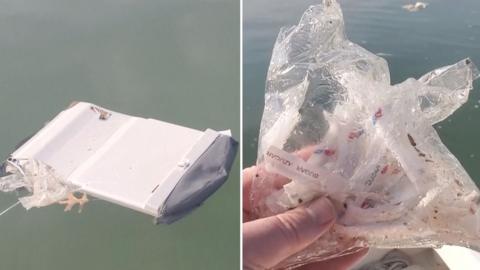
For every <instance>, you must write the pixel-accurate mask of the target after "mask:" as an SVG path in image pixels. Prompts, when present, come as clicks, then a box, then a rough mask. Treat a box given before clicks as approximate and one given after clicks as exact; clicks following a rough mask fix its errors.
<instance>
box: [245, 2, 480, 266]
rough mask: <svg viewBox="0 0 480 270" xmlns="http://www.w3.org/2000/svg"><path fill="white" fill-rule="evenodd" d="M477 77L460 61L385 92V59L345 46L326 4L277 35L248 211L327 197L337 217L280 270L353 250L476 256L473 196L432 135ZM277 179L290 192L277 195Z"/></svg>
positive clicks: (479, 238)
mask: <svg viewBox="0 0 480 270" xmlns="http://www.w3.org/2000/svg"><path fill="white" fill-rule="evenodd" d="M478 76H479V73H478V70H477V69H476V67H475V66H474V64H473V63H472V61H471V60H470V59H464V60H462V61H459V62H458V63H455V64H453V65H450V66H445V67H441V68H438V69H435V70H433V71H431V72H429V73H427V74H425V75H424V76H422V77H421V78H419V79H412V78H411V79H407V80H406V81H404V82H402V83H399V84H396V85H391V84H390V76H389V69H388V65H387V62H386V61H385V60H384V59H383V58H381V57H379V56H377V55H375V54H373V53H371V52H369V51H367V50H365V49H364V48H362V47H360V46H359V45H357V44H355V43H352V42H351V41H349V40H348V39H347V37H346V36H345V32H344V22H343V15H342V11H341V9H340V6H339V4H338V3H337V2H336V1H334V0H325V1H324V2H323V4H320V5H316V6H311V7H310V8H309V9H308V10H307V11H306V12H305V13H304V14H303V16H302V18H301V20H300V22H299V24H298V25H296V26H292V27H287V28H283V29H281V31H280V34H279V35H278V38H277V41H276V43H275V47H274V49H273V54H272V58H271V62H270V67H269V71H268V76H267V81H266V93H265V108H264V113H263V118H262V123H261V129H260V138H259V147H258V159H257V165H258V166H257V167H258V168H259V170H258V173H257V176H256V178H255V179H254V181H253V184H252V192H251V198H250V200H251V205H252V206H253V214H254V215H256V216H257V217H265V216H270V215H274V214H277V213H280V212H284V211H286V210H288V209H291V208H294V207H296V206H298V205H300V204H303V203H308V202H309V201H311V200H312V199H314V198H317V197H319V196H324V195H327V196H329V197H330V198H331V200H332V201H333V202H334V204H335V205H336V208H337V210H338V212H339V213H340V214H339V217H338V219H337V223H336V225H335V226H334V227H333V229H332V230H331V231H330V232H329V233H328V234H327V235H325V236H322V237H321V238H319V239H318V240H316V242H315V243H314V244H313V245H311V246H309V247H308V248H307V249H305V250H303V251H302V252H300V253H298V254H296V255H294V256H292V257H291V258H289V259H287V260H286V261H284V262H283V263H282V264H281V265H279V267H280V268H289V267H295V266H299V265H301V264H305V263H308V262H311V261H319V260H325V259H329V258H334V257H338V256H341V255H344V254H348V253H351V252H353V251H355V250H357V249H358V248H360V247H381V248H407V247H436V246H440V245H443V244H452V245H461V246H466V247H471V248H475V249H477V250H478V249H479V247H480V212H479V211H478V210H479V209H478V208H479V204H480V194H479V190H478V188H477V187H476V185H475V184H474V182H473V181H472V179H471V178H470V177H469V175H468V174H467V172H466V171H465V170H464V169H463V167H462V165H461V164H460V162H459V161H458V160H457V159H456V158H455V156H453V155H452V154H451V153H450V152H449V150H448V149H447V148H446V147H445V146H444V145H443V143H442V141H441V140H440V138H439V136H438V134H437V132H436V131H435V129H434V128H433V127H432V125H433V124H435V123H437V122H440V121H442V120H444V119H445V118H446V117H448V116H449V115H451V114H452V113H453V112H454V111H455V110H456V109H458V108H459V107H460V106H461V105H462V104H464V103H465V102H466V101H467V99H468V94H469V91H470V90H471V89H472V82H473V80H475V79H476V78H477V77H478ZM279 179H280V180H283V181H284V182H288V183H287V184H285V185H283V186H281V187H280V188H279V185H278V182H279ZM280 182H282V181H280Z"/></svg>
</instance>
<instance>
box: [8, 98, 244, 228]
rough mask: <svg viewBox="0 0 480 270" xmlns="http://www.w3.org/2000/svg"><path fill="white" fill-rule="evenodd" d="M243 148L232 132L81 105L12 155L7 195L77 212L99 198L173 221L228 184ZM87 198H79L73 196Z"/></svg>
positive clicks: (28, 205)
mask: <svg viewBox="0 0 480 270" xmlns="http://www.w3.org/2000/svg"><path fill="white" fill-rule="evenodd" d="M236 146H237V143H236V142H235V141H234V140H233V139H232V137H231V135H230V132H229V131H224V132H217V131H214V130H211V129H207V130H205V131H199V130H195V129H190V128H186V127H182V126H178V125H174V124H170V123H166V122H162V121H158V120H154V119H146V118H140V117H134V116H129V115H126V114H121V113H117V112H113V111H110V110H107V109H104V108H101V107H99V106H96V105H94V104H90V103H85V102H78V103H75V104H73V105H72V106H71V107H70V108H68V109H66V110H64V111H62V112H61V113H60V114H58V115H57V116H56V117H55V118H54V119H53V120H52V121H50V122H49V123H48V124H47V125H46V126H45V127H44V128H42V129H41V130H40V131H39V132H38V133H37V134H35V135H34V136H33V137H32V138H30V139H29V140H28V141H27V142H25V143H24V144H23V145H22V146H21V147H20V148H19V149H17V150H16V151H15V152H14V153H12V154H11V155H10V158H9V159H8V160H7V161H6V162H5V164H4V166H2V168H3V177H0V190H1V191H5V192H9V191H14V190H18V189H19V188H21V189H26V190H27V191H28V193H29V195H28V196H25V197H22V198H20V199H19V200H20V202H21V203H22V205H23V206H24V207H25V208H27V209H29V208H31V207H42V206H46V205H50V204H52V203H61V204H64V205H65V206H66V208H65V209H66V210H70V209H71V208H72V207H73V206H75V205H76V204H78V205H79V211H81V209H82V208H81V207H82V206H83V205H84V204H85V203H86V202H87V201H88V198H87V195H86V194H88V195H92V196H95V197H98V198H101V199H104V200H106V201H109V202H112V203H116V204H119V205H122V206H125V207H128V208H131V209H134V210H137V211H140V212H143V213H146V214H149V215H152V216H154V217H156V218H157V221H158V222H166V223H170V222H173V221H175V220H177V219H179V218H181V217H182V216H184V215H186V214H187V213H189V212H190V211H191V210H192V209H194V208H196V207H197V206H198V205H200V204H201V203H202V202H203V201H204V200H205V199H206V198H208V197H209V196H210V195H211V194H212V193H213V192H215V191H216V189H218V188H219V187H220V186H221V185H222V184H223V183H224V181H225V180H226V179H227V176H228V172H229V171H230V168H231V165H232V162H233V160H234V157H235V154H236ZM77 191H80V192H84V193H86V194H84V195H83V196H81V197H76V196H75V195H74V194H73V192H77Z"/></svg>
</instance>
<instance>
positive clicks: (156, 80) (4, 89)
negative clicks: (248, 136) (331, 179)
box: [0, 0, 240, 270]
mask: <svg viewBox="0 0 480 270" xmlns="http://www.w3.org/2000/svg"><path fill="white" fill-rule="evenodd" d="M239 20H240V18H239V3H238V0H227V1H225V0H205V1H188V0H176V1H147V0H145V1H144V0H140V1H139V0H137V1H127V0H102V1H91V0H84V1H54V0H46V1H36V0H20V1H4V0H0V124H1V126H2V128H1V129H0V158H4V157H6V156H7V155H8V154H9V153H10V152H11V151H12V150H13V147H14V146H15V145H16V144H17V143H18V142H19V141H20V140H22V139H23V138H25V137H27V136H28V135H30V134H32V133H34V132H35V131H36V130H38V129H39V128H40V127H41V126H42V125H43V124H44V123H45V121H48V120H50V119H51V118H52V117H53V116H55V115H56V114H57V113H58V112H59V111H60V110H62V109H63V108H65V107H66V106H68V104H69V103H70V102H71V101H73V100H82V101H90V102H93V103H97V104H99V105H102V106H105V107H106V108H109V109H112V110H116V111H119V112H124V113H128V114H132V115H138V116H143V117H152V118H157V119H161V120H164V121H168V122H174V123H178V124H181V125H185V126H189V127H192V128H197V129H205V128H207V127H210V128H214V129H228V128H230V129H233V134H234V136H235V137H236V138H237V139H238V138H239V120H238V119H239V110H238V109H236V108H238V107H239V105H238V100H239V95H240V94H239V79H238V78H239V75H238V74H239V30H238V29H239ZM172 143H174V142H172ZM238 170H239V159H238V157H237V161H236V163H235V165H234V167H233V172H232V175H231V177H230V179H229V180H228V182H227V183H226V184H225V185H224V186H223V187H222V188H221V189H220V190H219V191H218V192H217V193H216V194H214V195H213V196H212V197H211V198H210V199H209V200H207V201H206V202H205V204H204V205H203V206H202V207H201V208H199V209H197V210H196V211H195V212H193V213H192V214H191V215H188V216H187V217H185V218H184V219H182V220H180V221H179V222H177V223H175V224H173V225H169V226H166V225H160V226H155V225H153V224H152V219H151V218H150V217H148V216H146V215H143V214H141V213H137V212H135V211H133V210H129V209H125V208H122V207H119V206H115V205H113V204H110V203H107V202H103V201H100V200H97V201H92V202H90V203H88V204H87V205H86V207H85V209H84V211H83V213H81V214H78V213H76V211H73V212H68V213H64V212H63V208H62V207H61V206H60V205H55V206H50V207H45V208H42V209H33V210H30V211H28V212H27V211H25V210H24V209H23V208H22V207H20V206H17V207H15V208H14V209H13V210H11V211H10V212H8V213H6V214H5V215H3V216H0V269H8V270H67V269H68V270H76V269H79V270H80V269H81V270H89V269H92V270H93V269H105V270H130V269H140V270H148V269H219V270H223V269H235V268H238V264H239V260H240V258H239V240H240V239H239V238H240V237H239V226H240V225H239V206H238V201H239V190H238V186H239V179H238V174H239V173H238ZM14 202H15V196H14V195H13V194H3V193H0V211H1V210H3V209H5V208H7V207H8V206H9V205H11V204H12V203H14ZM232 267H233V268H232Z"/></svg>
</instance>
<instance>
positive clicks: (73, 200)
mask: <svg viewBox="0 0 480 270" xmlns="http://www.w3.org/2000/svg"><path fill="white" fill-rule="evenodd" d="M82 194H83V195H82V197H80V198H77V197H76V196H75V195H74V193H69V194H68V196H67V199H66V200H63V201H59V202H58V203H59V204H64V205H65V209H64V210H63V211H65V212H67V211H70V210H72V208H73V207H74V206H75V205H76V204H78V213H81V212H82V209H83V205H84V204H86V203H87V202H88V197H87V193H82Z"/></svg>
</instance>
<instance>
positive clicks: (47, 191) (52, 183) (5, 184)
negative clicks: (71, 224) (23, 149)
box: [0, 158, 76, 210]
mask: <svg viewBox="0 0 480 270" xmlns="http://www.w3.org/2000/svg"><path fill="white" fill-rule="evenodd" d="M2 167H3V168H2V170H3V171H4V172H3V174H4V175H0V191H3V192H12V191H22V190H23V191H24V192H22V193H26V195H25V196H22V197H20V198H19V199H18V200H19V202H20V203H21V204H22V206H23V207H24V208H25V209H27V210H28V209H30V208H33V207H43V206H47V205H51V204H53V203H57V202H60V201H61V200H63V199H65V198H67V196H68V195H69V194H70V193H72V192H74V191H76V188H75V187H74V186H72V185H69V184H67V183H65V182H64V181H63V180H62V178H61V177H60V176H58V175H57V174H56V173H55V171H54V169H53V168H52V167H50V166H48V165H47V164H44V163H42V162H40V161H38V160H33V159H25V160H17V159H12V158H9V159H8V160H7V161H6V162H5V163H4V164H3V165H2Z"/></svg>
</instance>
